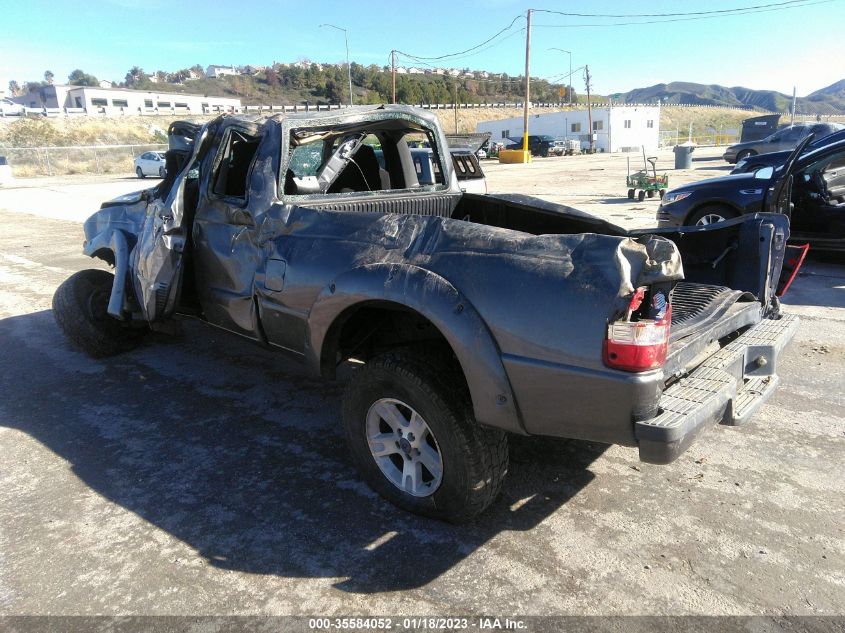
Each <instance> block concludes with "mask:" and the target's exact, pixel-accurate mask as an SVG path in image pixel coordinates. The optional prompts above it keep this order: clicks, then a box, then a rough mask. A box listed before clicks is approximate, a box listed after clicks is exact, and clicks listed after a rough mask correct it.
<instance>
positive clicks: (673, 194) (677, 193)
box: [663, 191, 692, 206]
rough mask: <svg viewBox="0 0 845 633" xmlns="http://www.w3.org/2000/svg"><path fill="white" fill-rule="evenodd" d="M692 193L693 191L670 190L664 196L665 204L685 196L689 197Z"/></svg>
mask: <svg viewBox="0 0 845 633" xmlns="http://www.w3.org/2000/svg"><path fill="white" fill-rule="evenodd" d="M691 195H692V191H670V192H669V193H667V194H666V195H665V196H663V206H666V205H667V204H672V203H673V202H677V201H678V200H683V199H684V198H689V197H690V196H691Z"/></svg>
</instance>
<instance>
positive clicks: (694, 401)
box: [634, 315, 798, 464]
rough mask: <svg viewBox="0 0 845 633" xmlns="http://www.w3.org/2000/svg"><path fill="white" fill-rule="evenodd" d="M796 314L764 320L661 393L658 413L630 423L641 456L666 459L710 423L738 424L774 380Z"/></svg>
mask: <svg viewBox="0 0 845 633" xmlns="http://www.w3.org/2000/svg"><path fill="white" fill-rule="evenodd" d="M797 328H798V318H797V317H796V316H794V315H784V316H783V317H782V318H780V319H778V320H777V321H775V320H771V319H766V320H763V321H761V322H760V323H758V324H757V325H755V326H753V327H751V328H750V329H748V330H747V331H746V332H745V333H744V334H742V335H740V336H739V337H738V338H737V339H735V340H734V341H733V342H731V343H729V344H728V345H726V346H725V347H723V348H722V349H721V350H719V351H718V352H716V353H715V354H713V356H711V357H710V358H708V359H707V360H706V361H704V363H702V364H701V365H700V366H698V367H697V368H696V369H695V370H694V371H693V372H692V373H691V374H690V375H689V376H687V377H686V378H684V379H682V380H680V381H679V382H677V383H675V384H673V385H672V386H671V387H669V388H668V389H666V390H665V391H664V392H663V395H662V396H661V397H660V402H659V405H658V407H659V408H658V411H659V413H658V415H657V416H656V417H654V418H650V419H647V420H642V421H639V422H636V423H635V428H634V434H635V436H636V439H637V443H638V446H639V449H640V459H641V460H642V461H644V462H650V463H653V464H668V463H669V462H671V461H673V460H674V459H675V458H677V457H678V456H679V455H680V454H681V453H683V452H684V451H685V450H686V449H687V448H688V447H689V445H690V444H691V443H692V442H693V440H694V439H695V438H696V437H697V436H698V435H699V434H700V433H701V432H702V431H703V430H704V429H706V428H707V427H708V426H710V425H711V424H714V423H717V422H718V423H720V424H728V425H740V424H743V423H745V422H746V421H747V420H748V419H749V418H750V417H751V416H752V415H753V414H754V412H755V411H756V410H757V409H758V408H759V407H760V405H761V404H763V403H764V402H765V401H766V400H767V399H768V398H769V396H771V395H772V393H773V392H774V390H775V388H776V387H777V385H778V376H777V373H776V371H777V358H778V356H779V355H780V352H781V351H782V350H783V348H784V347H785V346H786V344H787V343H788V342H789V341H790V339H792V337H793V335H794V334H795V331H796V330H797Z"/></svg>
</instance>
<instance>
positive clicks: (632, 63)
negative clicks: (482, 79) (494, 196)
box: [0, 0, 845, 96]
mask: <svg viewBox="0 0 845 633" xmlns="http://www.w3.org/2000/svg"><path fill="white" fill-rule="evenodd" d="M776 1H777V0H707V1H704V0H697V1H692V0H652V1H650V2H645V1H636V2H634V1H632V0H567V1H566V2H555V1H553V0H538V1H537V2H530V3H526V2H522V1H511V0H461V1H458V2H455V1H453V0H449V1H445V0H428V1H426V2H407V1H403V0H399V1H396V0H394V1H383V0H377V1H369V2H368V1H359V2H350V1H348V0H347V1H343V2H327V1H323V0H314V1H308V0H300V1H299V2H295V3H294V2H287V1H284V0H276V1H272V0H250V1H248V2H246V1H243V0H241V1H236V0H229V1H226V2H222V1H219V0H205V1H204V2H202V3H198V2H197V3H194V2H192V3H185V2H178V1H174V0H107V1H103V0H100V1H96V0H95V1H94V2H83V1H77V0H74V1H70V0H52V1H45V0H23V1H19V2H15V1H12V0H7V2H5V3H4V7H3V10H2V22H0V86H2V87H3V88H6V86H7V84H8V82H9V80H10V79H16V80H18V81H19V82H23V81H26V80H40V79H41V78H42V74H43V72H44V70H45V69H50V70H52V71H53V72H54V73H55V75H56V80H57V82H60V81H61V82H63V81H64V80H65V78H66V77H67V75H68V73H69V72H70V71H71V70H73V69H74V68H81V69H83V70H84V71H86V72H88V73H91V74H94V75H96V76H97V77H98V78H100V79H109V80H112V81H122V80H123V78H124V76H125V74H126V71H127V70H128V69H129V68H130V67H131V66H133V65H138V66H141V67H142V68H143V69H144V70H146V71H147V72H152V71H154V70H158V69H161V70H177V69H179V68H184V67H188V66H192V65H194V64H201V65H202V66H203V67H205V66H207V65H208V64H227V65H228V64H235V65H238V64H253V65H263V64H269V63H271V62H272V61H274V60H275V61H279V62H291V61H296V60H297V59H300V58H303V57H305V58H308V59H311V60H312V61H327V62H337V61H342V60H343V59H344V55H345V52H344V45H343V34H342V33H340V32H338V31H334V30H332V29H327V28H319V24H320V23H321V22H331V23H333V24H336V25H338V26H342V27H345V28H347V29H348V30H349V47H350V56H351V58H352V59H353V61H357V62H359V63H362V64H371V63H375V64H379V65H384V64H386V63H388V56H389V52H390V49H391V48H397V49H400V50H404V51H407V52H409V53H412V54H415V55H421V56H434V55H440V54H444V53H451V52H455V51H459V50H463V49H465V48H468V47H470V46H473V45H475V44H478V43H480V42H482V41H484V40H485V39H487V38H488V37H490V36H491V35H493V34H494V33H496V32H497V31H499V30H500V29H502V28H504V27H506V26H507V25H508V24H509V23H510V22H511V20H512V19H513V18H514V17H515V16H516V15H518V14H524V12H525V9H526V8H527V7H529V6H533V7H534V8H545V9H553V10H558V11H567V12H579V11H580V12H583V13H610V14H628V13H676V12H690V11H712V10H715V9H727V8H736V7H745V6H750V5H759V4H768V3H771V2H776ZM813 3H815V4H813ZM187 4H191V5H194V7H195V8H188V7H187V6H185V5H187ZM629 21H632V20H626V19H610V18H572V17H564V16H558V15H549V14H535V18H534V23H535V25H536V28H534V29H533V35H532V51H533V53H532V65H531V74H532V76H544V77H551V76H553V75H556V74H558V73H561V72H563V71H565V70H567V69H568V64H569V61H568V57H567V55H565V54H563V53H559V52H555V51H549V50H548V49H549V48H550V47H560V48H564V49H567V50H570V51H572V64H573V68H577V67H579V66H582V65H583V64H585V63H587V64H589V65H590V70H591V72H592V74H593V84H594V90H595V91H596V92H597V93H600V94H607V93H614V92H622V91H626V90H629V89H631V88H637V87H644V86H649V85H652V84H655V83H661V82H669V81H694V82H700V83H717V84H722V85H726V86H745V87H748V88H755V89H773V90H779V91H781V92H784V93H791V92H792V86H793V85H795V86H797V89H798V95H799V96H803V95H806V94H808V93H810V92H812V91H814V90H817V89H818V88H822V87H824V86H827V85H829V84H831V83H833V82H835V81H838V80H840V79H843V78H845V63H843V60H845V42H843V38H840V37H837V36H836V35H835V33H836V32H837V31H838V30H841V29H840V27H841V25H842V24H845V0H829V1H825V2H819V0H811V3H810V4H806V5H803V6H799V7H798V8H792V9H789V10H782V11H769V12H763V13H756V14H748V15H734V16H726V17H718V18H714V19H703V20H695V21H682V22H667V23H663V24H648V25H638V26H634V25H627V26H608V25H609V24H611V23H612V22H629ZM551 24H554V25H574V24H598V25H599V26H590V27H581V28H572V27H571V26H568V27H565V28H550V27H545V26H540V25H551ZM521 26H524V20H520V21H519V22H518V23H517V25H516V26H515V27H514V28H513V29H511V30H510V31H508V32H507V33H506V34H504V35H502V36H501V37H499V38H498V39H497V40H496V41H495V42H494V44H495V45H494V46H492V47H490V48H487V49H486V50H483V51H481V52H480V53H477V54H474V55H471V56H468V57H463V58H459V59H454V60H446V61H443V62H433V63H438V64H441V65H443V66H454V67H458V68H461V67H470V68H472V69H483V70H491V71H497V72H507V73H509V74H514V75H515V74H520V73H521V72H522V69H523V67H524V47H525V40H524V35H523V34H522V33H516V31H518V30H519V29H520V27H521ZM511 34H513V35H512V36H511ZM509 36H510V37H509ZM796 39H797V43H796V42H795V41H794V40H796ZM573 85H574V86H575V89H576V90H578V91H582V90H583V81H582V80H581V77H580V73H579V74H578V75H577V76H576V78H575V80H574V81H573Z"/></svg>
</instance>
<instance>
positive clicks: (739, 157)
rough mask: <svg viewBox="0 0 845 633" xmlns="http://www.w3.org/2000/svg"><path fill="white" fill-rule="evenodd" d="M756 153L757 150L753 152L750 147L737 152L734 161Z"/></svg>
mask: <svg viewBox="0 0 845 633" xmlns="http://www.w3.org/2000/svg"><path fill="white" fill-rule="evenodd" d="M756 155H757V152H755V151H754V150H752V149H746V150H743V151H741V152H740V153H739V154H737V155H736V162H739V161H741V160H745V159H746V158H748V157H749V156H756Z"/></svg>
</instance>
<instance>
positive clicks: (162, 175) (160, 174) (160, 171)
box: [158, 167, 167, 178]
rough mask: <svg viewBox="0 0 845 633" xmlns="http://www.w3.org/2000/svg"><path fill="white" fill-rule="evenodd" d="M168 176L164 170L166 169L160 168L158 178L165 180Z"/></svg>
mask: <svg viewBox="0 0 845 633" xmlns="http://www.w3.org/2000/svg"><path fill="white" fill-rule="evenodd" d="M166 175H167V171H166V170H165V169H164V167H159V168H158V177H159V178H164V177H165V176H166Z"/></svg>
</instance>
